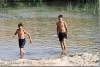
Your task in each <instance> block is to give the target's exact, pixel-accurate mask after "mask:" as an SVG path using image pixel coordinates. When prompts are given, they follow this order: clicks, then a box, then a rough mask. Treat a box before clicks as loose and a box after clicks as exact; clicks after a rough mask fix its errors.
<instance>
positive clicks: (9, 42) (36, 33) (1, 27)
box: [0, 10, 100, 59]
mask: <svg viewBox="0 0 100 67" xmlns="http://www.w3.org/2000/svg"><path fill="white" fill-rule="evenodd" d="M22 11H23V12H19V13H17V14H13V13H12V14H11V12H10V13H0V58H1V59H18V57H19V48H18V41H17V36H16V37H14V38H13V34H14V32H15V30H16V29H17V24H18V23H19V22H23V24H24V26H25V28H26V29H27V30H28V31H29V32H30V34H31V36H32V39H33V43H32V44H29V42H28V39H27V43H26V45H25V49H26V53H25V58H28V59H42V58H56V57H57V56H58V55H59V54H60V51H61V49H60V45H59V41H58V38H57V35H56V21H57V16H58V15H59V14H61V13H60V12H45V11H44V12H37V11H34V12H31V11H27V12H24V10H22ZM63 14H64V16H65V20H66V21H68V27H69V28H68V30H69V32H68V40H67V43H68V44H67V48H68V55H69V54H75V53H78V52H89V53H92V54H98V53H99V47H100V46H99V42H98V41H97V40H96V38H97V37H96V35H98V33H97V32H98V22H97V19H96V18H97V17H96V16H92V15H83V14H80V13H79V14H74V13H66V12H63ZM26 38H27V37H26Z"/></svg>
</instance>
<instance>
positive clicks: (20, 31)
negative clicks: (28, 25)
mask: <svg viewBox="0 0 100 67" xmlns="http://www.w3.org/2000/svg"><path fill="white" fill-rule="evenodd" d="M17 34H18V41H19V48H20V58H23V56H24V45H25V42H26V40H25V34H27V35H28V37H29V40H30V43H32V38H31V36H30V35H29V33H28V32H27V31H26V30H25V29H24V28H23V24H22V23H19V24H18V29H17V30H16V32H15V35H17Z"/></svg>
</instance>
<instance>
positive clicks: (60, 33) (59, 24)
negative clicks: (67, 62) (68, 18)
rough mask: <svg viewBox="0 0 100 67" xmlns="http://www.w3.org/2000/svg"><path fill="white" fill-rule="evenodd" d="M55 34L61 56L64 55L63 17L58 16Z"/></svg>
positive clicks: (65, 37)
mask: <svg viewBox="0 0 100 67" xmlns="http://www.w3.org/2000/svg"><path fill="white" fill-rule="evenodd" d="M56 25H57V34H58V38H59V41H60V45H61V48H62V52H61V54H62V55H64V54H66V39H67V24H66V22H65V21H64V20H63V15H59V16H58V22H57V24H56Z"/></svg>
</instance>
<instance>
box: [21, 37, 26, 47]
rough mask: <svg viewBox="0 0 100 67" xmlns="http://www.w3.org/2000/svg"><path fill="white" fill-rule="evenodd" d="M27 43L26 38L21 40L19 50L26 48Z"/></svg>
mask: <svg viewBox="0 0 100 67" xmlns="http://www.w3.org/2000/svg"><path fill="white" fill-rule="evenodd" d="M25 43H26V40H25V38H24V39H19V48H24V45H25Z"/></svg>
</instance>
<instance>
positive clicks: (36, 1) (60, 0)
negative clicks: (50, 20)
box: [0, 0, 99, 7]
mask: <svg viewBox="0 0 100 67" xmlns="http://www.w3.org/2000/svg"><path fill="white" fill-rule="evenodd" d="M98 2H99V0H0V6H1V7H6V6H9V7H16V6H22V5H23V6H42V5H46V6H69V5H72V6H79V7H81V6H82V5H85V4H90V5H97V3H98Z"/></svg>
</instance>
